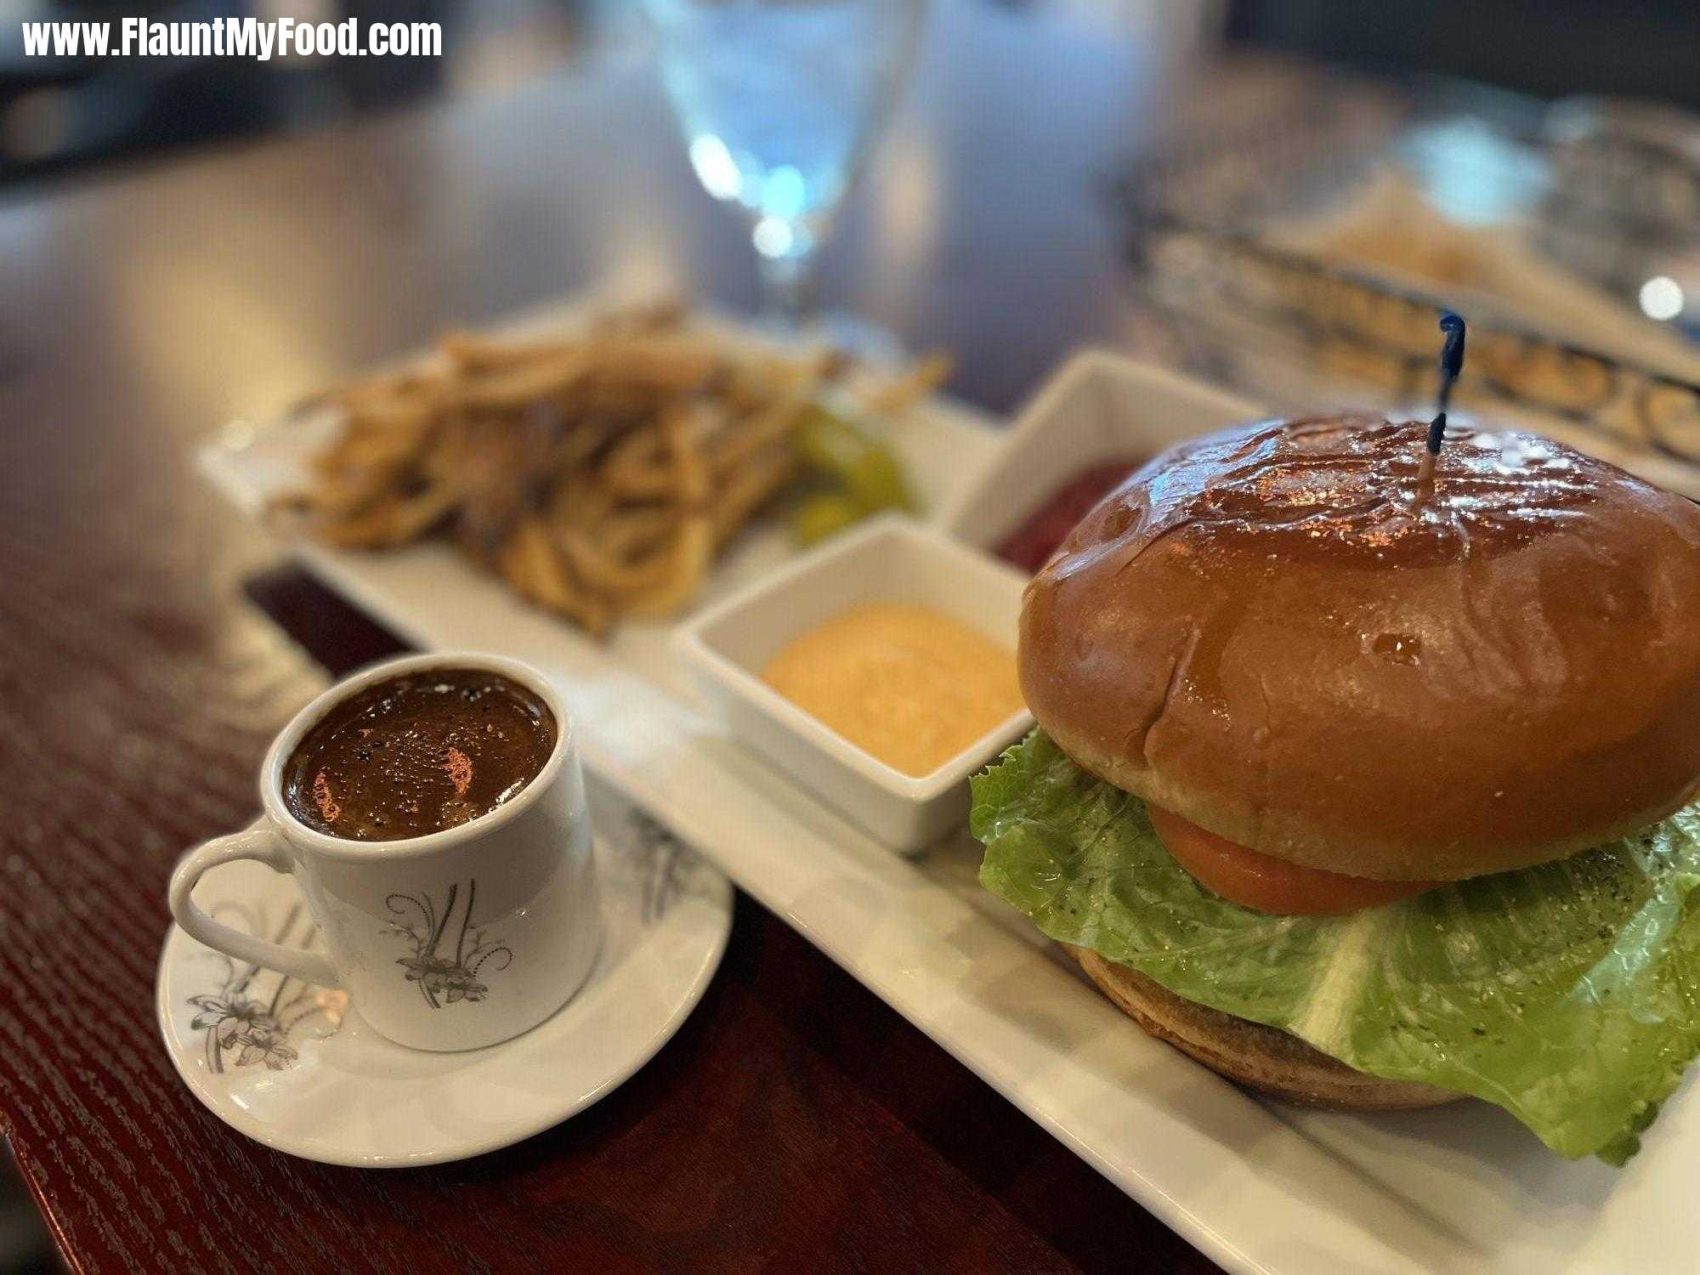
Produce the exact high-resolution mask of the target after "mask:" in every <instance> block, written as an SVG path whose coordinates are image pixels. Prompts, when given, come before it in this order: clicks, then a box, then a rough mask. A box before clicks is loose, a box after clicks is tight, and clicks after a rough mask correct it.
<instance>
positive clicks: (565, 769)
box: [171, 654, 601, 1050]
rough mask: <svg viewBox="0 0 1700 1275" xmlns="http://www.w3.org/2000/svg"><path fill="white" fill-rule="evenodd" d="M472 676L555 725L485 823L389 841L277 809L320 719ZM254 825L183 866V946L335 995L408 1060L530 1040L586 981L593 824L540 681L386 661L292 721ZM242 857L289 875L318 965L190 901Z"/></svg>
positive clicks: (459, 658) (176, 879)
mask: <svg viewBox="0 0 1700 1275" xmlns="http://www.w3.org/2000/svg"><path fill="white" fill-rule="evenodd" d="M436 668H441V669H478V670H485V671H489V672H493V673H497V674H500V675H501V676H503V677H506V678H508V679H509V680H510V681H513V682H515V683H517V684H518V685H520V686H522V687H524V688H526V689H528V690H530V691H531V692H532V693H533V694H535V695H536V696H537V697H538V698H539V699H540V700H542V701H543V703H545V704H546V705H548V707H549V711H550V712H551V713H553V714H554V716H555V724H556V731H555V744H554V748H553V749H552V751H551V752H550V754H549V756H548V759H547V760H546V761H545V762H544V764H543V768H542V769H541V770H540V771H539V772H538V773H537V775H536V776H535V777H534V778H532V780H531V781H530V782H529V783H528V784H526V785H525V787H524V788H522V789H521V790H520V791H519V792H518V793H516V794H515V795H514V796H513V797H511V798H510V799H509V800H507V801H506V802H505V803H503V804H502V805H500V806H498V807H497V808H496V809H494V810H492V811H490V812H489V813H488V814H484V815H480V816H478V817H477V818H475V819H472V820H469V821H468V822H466V823H463V824H460V825H459V826H457V827H453V828H448V829H446V830H444V831H440V832H433V833H429V834H427V835H425V836H420V837H411V838H408V839H405V840H396V841H356V840H350V839H347V838H342V837H334V836H330V835H329V834H327V833H324V832H320V831H318V830H317V829H314V828H310V827H308V826H307V825H306V824H304V823H302V822H301V821H300V820H299V819H297V818H296V817H295V816H294V815H293V814H292V813H291V812H290V810H289V808H288V805H287V804H286V803H285V801H284V795H283V773H284V767H285V765H286V763H287V762H288V761H289V759H290V757H291V755H292V754H293V753H294V751H295V748H296V745H297V744H299V743H300V742H301V740H302V738H303V736H305V735H306V733H307V732H308V731H309V730H311V729H312V728H313V726H314V725H315V724H316V723H317V722H318V721H319V720H320V719H321V718H323V717H324V716H325V714H326V713H328V712H329V711H330V710H331V709H332V708H334V707H335V706H337V705H338V704H340V703H341V702H342V701H344V700H345V699H347V698H348V697H350V696H352V695H355V694H358V693H359V692H360V691H362V690H364V689H365V688H366V687H368V686H371V685H373V684H374V683H377V682H382V681H384V680H386V679H389V678H393V677H396V676H398V675H401V674H405V673H417V672H421V671H429V670H431V669H436ZM260 801H261V805H262V807H263V809H264V811H265V813H264V814H263V816H262V817H261V818H260V819H259V820H258V821H257V822H255V823H254V824H253V825H252V826H251V827H250V828H248V829H247V830H246V831H245V832H238V833H235V834H233V835H231V836H226V837H217V838H214V839H213V840H211V841H208V842H206V843H205V844H203V845H201V846H198V847H196V848H195V849H193V850H191V851H189V853H187V854H186V855H184V856H183V858H182V860H181V861H180V862H179V863H178V865H177V869H176V871H175V872H174V873H173V874H172V878H171V913H172V915H173V916H174V917H175V918H176V919H177V924H178V925H180V926H182V927H183V929H184V930H185V931H187V932H188V933H189V934H190V935H192V936H193V937H194V938H196V939H199V940H200V941H201V942H202V943H204V944H206V945H207V946H208V947H211V948H215V949H217V950H218V951H220V952H223V953H225V954H226V955H227V956H230V957H233V958H234V959H236V960H238V961H245V962H249V963H251V964H254V965H261V966H265V967H266V968H267V969H274V970H278V971H280V972H281V973H284V974H287V975H290V976H292V977H294V978H299V979H303V980H305V981H306V982H309V983H315V984H318V985H319V986H321V987H340V988H345V989H346V990H347V991H348V994H349V997H350V999H351V1000H352V1002H353V1004H354V1007H355V1008H356V1009H357V1010H358V1011H359V1013H360V1016H361V1017H362V1018H363V1019H365V1021H366V1022H368V1023H369V1024H371V1026H372V1027H373V1028H375V1029H376V1030H377V1031H379V1032H382V1033H383V1034H384V1035H385V1036H388V1037H389V1038H390V1039H391V1040H393V1041H396V1042H397V1043H398V1044H402V1045H407V1046H410V1047H412V1048H414V1049H432V1050H455V1049H476V1048H478V1047H480V1046H483V1045H493V1044H495V1043H497V1042H498V1041H503V1040H507V1039H508V1038H509V1037H511V1036H517V1035H519V1034H520V1033H521V1032H523V1031H526V1030H528V1029H530V1028H532V1027H535V1026H536V1025H537V1024H538V1023H540V1022H542V1021H543V1020H544V1019H545V1018H548V1017H549V1016H550V1015H551V1014H553V1013H554V1012H555V1011H556V1010H557V1009H559V1008H560V1007H561V1006H562V1005H563V1004H565V1003H566V1002H567V1001H568V1000H569V999H570V998H571V997H572V995H573V993H574V992H576V991H577V990H578V989H579V987H580V986H581V985H582V984H583V983H584V980H585V978H586V977H587V976H588V975H589V973H590V969H591V965H592V964H593V963H594V961H595V959H596V954H597V950H598V948H599V946H600V943H601V920H600V915H599V913H598V911H597V904H596V893H595V887H594V881H593V877H592V863H591V835H590V816H589V813H588V811H587V809H586V806H585V793H584V778H583V775H582V773H581V771H580V769H579V761H578V754H577V753H576V751H575V750H574V747H573V740H572V731H571V728H570V726H569V723H568V720H567V713H566V707H565V705H563V704H562V703H561V697H560V696H559V695H557V694H556V693H555V690H554V688H553V687H552V686H551V685H550V684H549V681H548V679H547V678H545V677H544V676H543V675H542V674H540V673H538V672H536V671H535V670H533V669H531V668H528V667H526V666H525V665H523V664H519V663H516V662H514V661H512V660H505V659H500V658H497V657H493V656H488V655H471V654H438V655H416V656H409V657H407V658H404V659H398V660H389V661H386V662H384V663H382V664H378V665H375V666H373V667H372V668H369V669H366V670H365V671H364V672H362V673H359V674H356V675H355V676H354V677H351V678H349V679H347V680H346V681H344V682H341V683H339V684H337V685H336V686H334V687H332V688H331V689H330V690H328V691H326V692H325V693H324V694H323V695H321V696H319V697H318V698H317V699H315V700H314V701H313V702H312V703H311V704H308V705H307V707H306V708H304V709H302V710H301V711H300V712H299V713H298V714H296V716H295V719H294V720H293V721H291V722H290V723H289V725H288V726H286V727H284V729H283V732H282V733H281V734H280V735H278V737H277V739H276V740H275V741H274V742H273V743H272V746H271V749H270V750H269V751H268V752H267V754H266V759H265V762H264V764H263V766H262V767H261V770H260ZM236 859H255V860H258V861H259V862H261V863H263V864H265V865H267V866H268V867H270V868H271V869H273V870H274V871H277V872H287V873H290V874H292V875H293V876H294V877H295V879H296V881H297V883H298V884H299V885H300V887H301V892H302V894H303V895H304V896H305V897H306V900H307V906H308V907H309V908H310V909H311V911H312V913H313V918H314V920H315V921H317V923H318V927H319V932H320V933H321V934H322V935H323V937H324V943H325V947H326V949H327V951H326V952H325V953H323V954H321V953H319V952H311V951H307V950H306V949H304V948H296V947H286V946H283V945H281V944H277V943H270V942H267V941H265V940H263V939H261V938H258V937H256V936H254V935H251V934H244V933H242V932H241V931H240V930H235V929H232V928H231V927H230V926H228V925H225V924H223V923H222V922H219V921H215V920H214V919H213V918H212V917H210V916H208V915H207V913H206V912H204V911H203V910H202V909H201V908H200V907H198V906H196V904H195V902H194V899H193V897H192V895H193V891H194V888H195V883H196V882H197V881H199V880H200V879H201V876H202V874H204V873H205V872H207V871H208V870H209V869H211V868H215V867H217V866H218V865H219V864H222V863H230V862H232V861H233V860H236Z"/></svg>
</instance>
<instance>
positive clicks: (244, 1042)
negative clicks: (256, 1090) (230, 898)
mask: <svg viewBox="0 0 1700 1275" xmlns="http://www.w3.org/2000/svg"><path fill="white" fill-rule="evenodd" d="M214 912H215V914H217V913H225V912H233V913H236V914H237V915H238V919H240V920H242V921H244V922H245V923H246V924H245V926H244V928H246V929H247V930H248V932H249V933H253V934H259V933H262V932H263V931H265V930H266V929H267V928H268V927H267V926H266V925H265V924H264V923H263V919H262V918H258V917H255V916H253V915H252V914H250V913H249V912H248V909H246V908H244V907H242V906H240V905H238V904H224V905H222V906H221V907H218V908H215V909H214ZM303 919H304V910H303V908H302V907H301V905H300V904H299V903H297V904H295V905H294V906H292V907H291V908H290V909H289V911H288V913H287V915H285V917H284V920H283V924H282V925H281V926H279V927H278V929H277V933H276V935H275V936H274V938H273V941H274V942H278V943H282V942H284V941H286V940H287V939H288V938H289V934H290V931H291V930H293V929H295V928H296V925H297V923H298V922H301V921H302V920H303ZM315 933H316V928H315V926H314V925H313V923H312V921H311V920H307V921H306V924H305V927H304V929H303V930H302V932H301V935H300V937H299V940H298V941H299V942H300V943H301V944H303V945H305V944H307V943H309V942H311V941H312V938H313V936H314V934H315ZM217 955H218V959H219V960H220V961H222V962H223V964H224V970H225V977H224V979H223V981H222V982H221V984H220V985H219V988H218V990H217V991H215V992H202V993H199V994H197V995H195V996H191V997H189V998H188V1003H189V1004H190V1005H191V1006H192V1007H193V1008H194V1009H195V1011H196V1012H195V1016H194V1018H192V1019H190V1020H189V1029H190V1030H191V1031H202V1032H205V1033H206V1059H207V1067H208V1069H209V1070H211V1071H213V1072H222V1071H224V1070H225V1067H226V1066H227V1065H231V1066H236V1067H252V1066H256V1065H259V1064H264V1065H265V1067H266V1069H267V1070H268V1071H282V1070H284V1069H285V1068H286V1067H289V1066H291V1065H293V1064H294V1063H295V1061H296V1059H297V1058H298V1057H299V1054H298V1052H297V1051H296V1048H295V1046H294V1045H292V1044H290V1037H291V1035H292V1034H293V1033H294V1032H295V1030H296V1028H297V1027H299V1026H300V1025H301V1024H303V1023H305V1022H306V1021H307V1020H309V1019H312V1018H315V1017H317V1018H321V1019H323V1021H324V1024H325V1025H328V1027H329V1031H324V1032H321V1033H320V1034H321V1035H329V1034H330V1033H331V1032H334V1031H335V1030H336V1029H337V1027H338V1026H339V1025H340V1024H341V1021H342V1006H343V1003H344V1001H345V999H346V997H345V996H344V994H343V993H341V992H336V991H330V990H327V989H325V988H322V987H315V986H314V985H313V984H311V983H304V982H302V981H301V980H300V979H298V978H287V977H284V976H283V975H280V974H276V973H274V972H272V971H270V970H267V969H264V968H263V967H261V966H258V965H242V966H238V965H237V963H236V962H235V961H233V960H231V959H230V958H229V957H228V956H224V955H222V954H217ZM273 980H275V982H274V981H273ZM268 985H269V986H268Z"/></svg>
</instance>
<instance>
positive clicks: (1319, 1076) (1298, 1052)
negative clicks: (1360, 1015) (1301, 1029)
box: [1063, 943, 1464, 1111]
mask: <svg viewBox="0 0 1700 1275" xmlns="http://www.w3.org/2000/svg"><path fill="white" fill-rule="evenodd" d="M1063 946H1064V947H1066V948H1068V951H1069V953H1070V955H1072V956H1073V957H1074V959H1075V960H1077V961H1079V962H1080V968H1081V969H1083V970H1085V971H1086V975H1087V977H1088V978H1090V979H1091V980H1092V981H1093V982H1094V983H1096V984H1097V985H1098V989H1099V990H1100V991H1102V992H1103V993H1104V995H1106V996H1108V997H1109V998H1110V999H1111V1000H1112V1001H1114V1002H1115V1003H1116V1005H1117V1006H1118V1007H1119V1008H1120V1009H1122V1010H1123V1011H1125V1012H1126V1013H1127V1014H1128V1015H1129V1016H1130V1017H1132V1019H1133V1021H1134V1022H1136V1023H1138V1024H1139V1025H1140V1026H1141V1027H1143V1028H1144V1029H1145V1030H1146V1031H1147V1032H1149V1033H1150V1034H1151V1035H1153V1036H1155V1037H1156V1038H1157V1039H1158V1040H1162V1041H1167V1042H1168V1043H1169V1044H1171V1045H1173V1046H1174V1047H1175V1048H1176V1049H1178V1050H1180V1051H1181V1052H1182V1053H1184V1054H1189V1055H1191V1056H1192V1057H1193V1058H1195V1059H1197V1060H1198V1061H1199V1062H1201V1063H1203V1064H1204V1065H1205V1066H1206V1067H1208V1068H1210V1070H1212V1071H1215V1072H1219V1073H1221V1074H1222V1075H1224V1076H1226V1077H1227V1078H1228V1079H1229V1080H1232V1081H1235V1082H1236V1083H1238V1084H1242V1085H1244V1086H1245V1087H1246V1088H1248V1089H1255V1090H1257V1091H1258V1092H1259V1093H1266V1094H1269V1095H1270V1096H1271V1097H1274V1098H1280V1099H1282V1100H1283V1101H1285V1102H1294V1103H1299V1104H1300V1105H1302V1106H1306V1107H1325V1108H1328V1109H1329V1110H1333V1111H1393V1110H1400V1109H1406V1108H1412V1107H1437V1106H1439V1105H1440V1104H1441V1103H1443V1102H1453V1101H1455V1100H1457V1099H1458V1098H1461V1097H1463V1096H1464V1095H1462V1094H1455V1093H1451V1092H1450V1091H1448V1090H1445V1089H1436V1088H1435V1087H1434V1086H1433V1085H1424V1084H1419V1083H1417V1082H1416V1081H1410V1080H1382V1079H1380V1078H1379V1077H1376V1076H1369V1075H1365V1074H1364V1073H1363V1072H1361V1071H1356V1070H1354V1069H1352V1068H1351V1067H1348V1066H1346V1064H1345V1063H1343V1062H1340V1061H1339V1060H1338V1059H1334V1058H1330V1057H1329V1056H1328V1055H1327V1054H1324V1053H1319V1052H1318V1051H1317V1050H1315V1049H1312V1048H1311V1047H1310V1046H1309V1045H1307V1044H1305V1043H1304V1041H1302V1040H1300V1039H1299V1038H1298V1037H1297V1036H1292V1035H1289V1034H1288V1033H1286V1032H1284V1031H1278V1030H1276V1029H1275V1028H1273V1027H1265V1026H1264V1025H1263V1024H1262V1023H1253V1022H1249V1021H1247V1020H1246V1019H1244V1018H1235V1017H1234V1016H1233V1015H1232V1014H1224V1013H1222V1012H1220V1011H1219V1010H1214V1009H1207V1008H1206V1007H1205V1006H1203V1005H1198V1004H1195V1003H1193V1002H1192V1001H1189V1000H1186V999H1184V998H1183V997H1180V996H1176V995H1175V994H1174V993H1173V992H1171V991H1170V990H1169V989H1168V988H1166V987H1164V986H1163V985H1162V984H1161V983H1157V982H1155V981H1153V980H1152V979H1149V978H1147V977H1146V976H1145V975H1143V974H1141V973H1139V972H1138V971H1137V970H1132V969H1129V968H1128V967H1127V966H1125V965H1117V964H1116V963H1114V962H1113V961H1107V960H1105V959H1104V958H1103V957H1102V956H1099V955H1098V953H1096V952H1093V951H1091V950H1089V949H1087V948H1084V947H1072V946H1070V945H1069V944H1066V943H1065V944H1063Z"/></svg>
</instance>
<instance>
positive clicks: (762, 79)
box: [645, 0, 924, 335]
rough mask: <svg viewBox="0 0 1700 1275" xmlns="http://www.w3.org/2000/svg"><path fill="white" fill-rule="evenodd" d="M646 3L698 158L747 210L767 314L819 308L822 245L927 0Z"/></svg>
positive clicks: (784, 324) (780, 322) (796, 317)
mask: <svg viewBox="0 0 1700 1275" xmlns="http://www.w3.org/2000/svg"><path fill="white" fill-rule="evenodd" d="M645 3H646V6H647V8H648V10H649V13H650V16H651V17H652V18H653V20H654V24H655V28H656V31H657V33H658V35H659V38H660V46H661V69H662V76H663V79H664V81H665V83H666V86H667V92H668V95H669V96H670V97H671V98H672V101H673V106H674V109H675V110H676V112H677V113H678V117H679V123H680V126H681V128H682V129H683V131H684V135H685V143H686V146H687V148H688V150H689V153H690V159H691V166H692V167H693V168H694V169H695V170H696V174H697V177H698V178H699V179H701V181H702V184H703V186H704V187H705V188H706V189H707V191H708V193H709V194H711V195H713V196H714V197H715V198H716V199H720V200H723V201H725V202H727V203H733V204H736V205H737V206H738V207H739V208H741V209H742V210H743V212H744V213H745V215H746V216H747V217H748V219H749V223H750V238H751V241H752V242H753V243H754V245H755V250H756V259H757V261H758V263H759V265H760V269H761V278H762V293H763V309H764V311H765V314H766V316H767V318H768V319H769V320H770V321H772V322H773V323H775V325H776V326H779V327H781V328H783V329H786V330H790V331H795V330H797V329H798V328H799V327H801V326H802V325H803V324H804V323H805V321H819V319H820V316H819V315H818V314H817V313H816V311H815V308H814V290H813V265H814V260H815V256H816V252H817V250H818V249H819V247H820V244H821V241H822V239H823V238H824V236H825V235H826V234H827V232H828V230H829V228H830V226H831V222H832V216H833V213H834V211H835V210H836V209H837V207H838V204H839V201H840V200H841V199H842V198H843V196H844V192H845V191H846V190H848V189H849V187H850V185H851V183H852V182H853V181H854V180H855V177H856V174H857V171H858V169H859V168H860V167H861V165H862V162H863V160H864V159H865V158H866V155H867V152H868V150H869V149H870V146H871V144H872V142H873V140H874V138H875V137H876V136H877V135H878V134H879V131H880V129H881V127H882V126H883V125H884V123H885V120H886V118H887V117H888V115H889V114H890V111H891V107H892V104H893V102H894V101H895V99H896V98H897V96H898V93H899V91H900V89H901V87H902V84H903V80H904V78H905V76H906V75H907V73H908V70H909V65H910V63H911V61H912V60H913V57H914V51H915V45H916V42H917V37H918V34H919V31H920V25H921V17H922V8H923V3H924V0H645ZM827 326H828V327H829V328H851V329H853V328H854V326H855V325H854V324H853V322H852V321H846V320H843V319H838V320H837V321H835V322H831V323H828V324H827ZM835 335H838V334H837V333H835Z"/></svg>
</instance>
